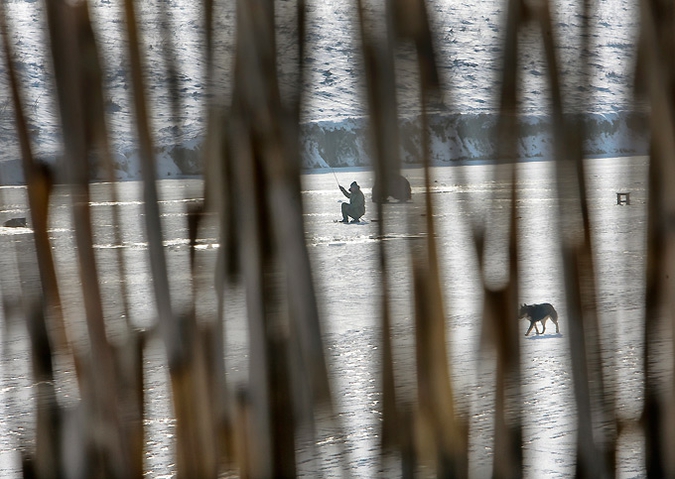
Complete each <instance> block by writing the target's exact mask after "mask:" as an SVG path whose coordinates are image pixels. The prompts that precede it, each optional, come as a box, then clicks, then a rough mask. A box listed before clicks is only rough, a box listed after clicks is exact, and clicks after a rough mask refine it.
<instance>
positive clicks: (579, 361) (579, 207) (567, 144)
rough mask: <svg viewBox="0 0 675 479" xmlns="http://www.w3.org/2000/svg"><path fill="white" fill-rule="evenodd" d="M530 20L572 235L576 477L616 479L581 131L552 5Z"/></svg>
mask: <svg viewBox="0 0 675 479" xmlns="http://www.w3.org/2000/svg"><path fill="white" fill-rule="evenodd" d="M529 16H530V17H531V18H532V19H533V21H534V22H535V23H536V24H537V26H538V28H539V31H540V33H541V38H542V42H543V46H544V53H545V58H546V62H547V67H548V77H549V83H550V88H551V103H552V111H553V113H552V115H553V130H554V131H553V133H554V138H555V159H556V166H557V175H556V178H557V181H558V194H559V196H560V198H559V208H560V212H559V216H560V220H559V224H560V225H561V229H562V230H565V231H566V233H565V234H563V238H562V248H563V266H564V270H565V286H566V288H565V290H566V293H567V307H568V308H569V309H568V312H569V317H570V336H569V337H570V350H571V355H572V371H573V374H574V390H575V398H576V403H577V427H578V431H579V433H578V436H577V441H578V445H577V472H576V473H577V476H578V477H589V478H595V477H613V476H614V470H615V467H616V464H615V459H614V456H615V449H616V429H615V423H616V418H615V417H614V407H613V402H612V401H611V400H610V399H609V396H610V395H609V394H607V393H606V391H605V387H604V384H605V380H604V373H603V369H602V364H603V361H602V357H601V351H602V345H601V343H600V336H599V324H598V316H597V300H596V286H595V281H596V275H595V267H594V255H593V249H592V244H591V223H590V216H589V212H588V210H589V208H588V199H587V195H586V171H585V168H584V164H583V157H582V154H581V152H582V148H581V140H582V135H581V134H580V132H579V130H580V128H581V127H580V126H576V125H569V124H567V122H566V120H565V117H564V111H563V101H562V100H563V99H562V94H561V91H560V73H559V69H558V61H557V59H556V53H555V45H554V37H553V22H552V20H551V13H550V8H549V4H548V1H544V2H540V3H539V4H538V5H534V6H531V7H530V9H529ZM578 216H580V217H578ZM563 225H564V226H563ZM577 225H579V226H577ZM579 230H580V231H579ZM594 411H595V413H594Z"/></svg>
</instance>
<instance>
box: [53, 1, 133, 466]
mask: <svg viewBox="0 0 675 479" xmlns="http://www.w3.org/2000/svg"><path fill="white" fill-rule="evenodd" d="M47 19H48V25H49V31H50V34H51V36H50V39H51V45H52V56H53V59H54V66H55V68H54V70H55V78H56V86H57V93H58V99H59V106H60V113H61V118H62V125H63V136H64V145H65V157H66V159H65V169H66V172H67V179H68V183H69V186H70V197H71V204H72V212H73V221H74V226H75V241H76V247H77V255H78V262H79V267H80V275H81V284H82V293H83V298H84V306H85V314H86V324H87V331H88V337H89V351H88V353H87V356H88V357H89V358H91V361H87V363H86V366H84V363H83V362H82V363H81V364H83V370H84V375H83V378H82V379H83V382H82V398H83V405H82V407H83V408H84V412H85V415H86V417H87V421H88V422H89V423H90V424H92V430H93V431H96V430H99V431H100V435H99V434H92V435H90V436H86V440H85V444H86V446H85V447H88V448H91V451H92V454H91V455H89V456H88V457H87V455H86V454H85V455H83V461H84V464H86V466H85V467H86V468H87V469H89V470H91V471H92V473H94V474H106V475H109V476H110V477H120V478H122V477H140V476H142V460H141V456H140V455H139V454H138V452H137V451H131V450H130V446H131V447H138V446H139V445H140V443H141V439H140V438H141V437H142V425H141V424H142V419H141V415H142V411H143V408H142V398H143V396H142V392H140V391H136V390H134V389H132V396H131V398H122V397H120V396H119V395H118V392H120V391H124V389H121V388H120V387H119V386H118V385H119V382H120V379H121V378H126V377H128V376H129V375H130V376H131V377H134V378H137V377H138V370H139V365H140V361H139V360H135V361H133V360H132V362H131V363H130V370H131V371H130V372H129V371H124V370H122V371H120V370H119V369H118V365H117V362H116V357H115V354H116V353H115V351H114V349H113V347H112V346H111V345H110V343H109V342H108V339H107V336H106V326H105V319H104V314H103V305H102V294H101V290H100V287H99V275H98V271H97V266H96V258H95V255H94V250H93V232H92V223H91V210H90V207H89V202H90V198H89V181H90V171H91V170H90V163H89V159H90V158H91V157H92V155H94V154H95V153H96V152H95V144H94V143H93V139H94V138H95V135H94V134H92V132H94V131H102V129H103V128H104V127H103V109H102V108H98V109H97V108H95V107H94V105H97V104H98V105H101V104H102V97H101V69H100V65H99V63H98V53H97V47H96V42H95V40H94V34H93V30H92V27H91V22H90V20H89V11H88V5H87V4H86V3H80V4H76V5H71V4H67V3H65V2H49V3H48V5H47ZM132 357H133V356H132ZM125 373H126V374H125ZM130 382H131V384H132V388H133V387H134V386H135V387H138V386H139V385H141V384H142V381H138V380H137V379H136V380H134V379H132V380H131V381H130ZM111 390H112V391H113V392H114V393H112V394H111ZM139 403H140V404H139ZM128 404H130V405H131V406H130V407H129V406H127V405H128ZM125 410H126V411H127V412H129V411H133V413H135V414H136V416H131V418H132V420H130V421H129V420H123V419H122V418H121V416H120V414H121V413H122V411H125ZM134 419H135V420H134Z"/></svg>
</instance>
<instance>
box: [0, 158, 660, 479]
mask: <svg viewBox="0 0 675 479" xmlns="http://www.w3.org/2000/svg"><path fill="white" fill-rule="evenodd" d="M587 164H588V167H589V169H588V171H589V178H588V180H589V182H588V188H589V191H588V195H589V200H590V207H591V214H592V224H593V235H594V236H593V238H594V247H595V254H596V259H597V265H596V271H597V274H598V278H597V286H598V308H599V314H600V321H601V335H602V344H603V351H602V354H603V363H604V369H605V372H606V373H607V374H608V377H607V382H608V389H609V391H610V392H612V393H614V395H615V401H616V406H617V411H616V412H617V415H618V416H619V418H620V419H621V420H623V421H625V422H626V423H628V424H634V422H635V421H637V419H638V418H639V415H640V413H641V408H642V351H643V348H642V334H643V333H642V329H643V319H644V318H643V316H644V313H643V304H644V248H645V241H644V239H645V238H644V235H645V229H646V199H647V191H646V185H647V180H646V174H647V159H646V158H641V157H633V158H618V159H617V158H612V159H594V160H587ZM554 166H555V165H554V164H553V163H551V162H543V161H541V162H525V163H520V164H518V165H517V168H518V172H519V180H518V191H519V202H518V215H519V217H520V223H519V239H520V250H519V261H520V266H521V268H520V284H519V288H520V300H521V301H520V302H526V303H539V302H550V303H552V304H554V305H555V307H556V308H557V310H558V312H559V315H560V320H559V323H560V334H556V333H555V328H554V327H553V325H552V324H551V323H550V322H549V323H548V328H547V331H546V334H544V335H540V336H536V335H534V336H530V337H527V338H525V337H524V336H521V343H520V347H521V363H522V379H523V384H522V396H523V409H522V417H523V426H524V428H523V439H524V445H523V447H524V467H525V470H524V473H525V477H530V478H540V477H573V476H574V470H575V464H574V460H575V448H576V432H575V431H576V417H575V405H574V397H573V390H572V377H571V366H570V359H569V351H570V343H569V337H568V334H567V333H568V316H567V311H566V307H565V293H564V289H563V280H562V275H563V271H562V261H561V257H560V252H559V247H560V244H559V241H560V236H561V233H560V227H559V226H558V223H557V220H556V218H557V212H558V200H557V192H556V191H557V190H556V184H555V179H554ZM492 170H493V165H490V164H472V165H465V166H452V167H436V168H433V169H432V178H433V186H432V195H431V196H432V201H433V203H434V208H435V209H434V215H435V217H434V220H435V222H436V224H437V231H438V247H439V252H440V258H441V273H442V278H443V286H444V290H443V293H444V295H445V304H446V309H447V312H446V313H447V314H446V319H447V337H448V344H449V358H448V360H449V364H450V371H451V374H452V382H453V385H454V387H455V393H456V398H455V399H456V402H457V404H458V407H459V410H460V412H461V413H463V414H465V415H466V417H468V418H469V421H470V458H469V460H470V467H471V473H472V477H475V478H482V477H487V476H489V475H490V472H491V450H492V446H493V443H492V441H493V438H492V418H493V414H494V406H493V394H494V391H493V385H494V373H493V370H494V358H493V357H492V356H491V355H490V354H483V353H481V327H482V326H481V322H480V317H481V307H482V301H483V295H482V286H481V283H480V279H479V276H478V272H477V259H476V254H475V251H474V246H473V240H472V237H471V227H472V225H473V224H484V223H485V222H487V221H488V219H489V225H490V231H499V229H500V226H501V225H502V224H503V222H504V220H505V217H506V214H507V213H508V211H509V207H508V203H507V201H506V200H504V199H503V198H506V196H507V192H508V185H506V184H505V183H502V182H499V181H494V180H493V177H492ZM335 173H336V174H335V175H334V174H333V173H332V172H331V171H330V170H323V171H319V172H313V173H309V174H306V175H303V200H304V205H305V225H306V240H307V244H308V248H309V252H310V257H311V261H312V266H313V271H314V275H315V282H316V287H317V296H318V300H319V305H320V308H321V312H322V326H323V333H324V339H325V343H324V346H325V348H326V354H327V357H328V364H329V374H330V375H331V381H332V385H333V396H334V399H335V407H336V412H337V413H338V417H339V421H340V424H341V431H339V432H337V433H335V434H329V433H327V432H320V434H323V437H320V438H319V439H320V445H319V451H321V452H322V454H324V457H323V458H322V460H321V461H319V467H320V473H321V475H322V476H323V477H339V475H340V474H339V472H340V471H339V468H338V467H337V466H338V458H337V457H335V456H332V455H331V454H335V452H334V451H332V450H330V448H329V446H330V444H332V443H335V442H337V443H341V444H342V445H343V447H344V455H343V457H342V460H344V461H345V462H346V463H347V464H348V465H349V468H350V470H351V472H352V474H353V476H354V477H362V478H369V477H375V475H376V473H377V470H378V468H379V467H380V466H379V460H378V448H379V444H378V435H379V425H380V417H381V416H380V414H381V411H380V392H379V382H380V379H379V361H380V351H379V341H380V340H379V334H380V333H379V311H378V304H379V295H380V278H379V271H378V260H377V255H378V244H377V235H378V222H377V221H376V218H377V216H376V209H375V205H374V203H371V202H370V188H371V187H372V183H373V173H372V171H369V170H366V169H353V168H352V169H337V170H336V171H335ZM404 174H405V176H406V177H407V178H408V179H409V180H410V182H411V184H412V187H413V200H412V202H410V203H406V204H397V203H392V204H388V205H385V207H384V218H385V225H386V228H385V238H386V239H385V241H386V247H387V254H388V259H389V261H390V265H391V266H390V267H391V291H392V301H393V307H392V311H393V313H394V318H393V321H394V323H393V327H392V337H393V341H394V346H395V351H394V354H395V361H396V368H397V369H396V375H397V376H396V380H397V387H398V392H399V395H400V397H401V398H402V399H403V400H406V399H407V400H412V398H413V394H414V386H415V379H414V368H415V367H414V350H413V346H414V326H413V325H414V321H413V302H412V292H411V278H410V258H409V256H408V251H409V248H410V247H415V245H419V244H421V243H420V242H422V241H423V240H424V235H423V234H422V233H421V231H422V230H421V229H417V226H416V225H417V224H418V223H419V222H420V220H423V219H424V217H423V216H422V215H423V214H424V210H423V206H424V199H423V195H422V186H423V171H422V170H421V169H407V170H405V171H404ZM336 177H337V178H336ZM336 179H337V180H339V182H340V183H341V184H342V185H349V184H350V183H351V182H352V181H354V180H356V181H357V182H358V183H359V184H360V185H361V187H362V189H363V191H364V193H365V194H366V199H367V211H366V215H365V220H366V221H365V222H364V224H354V225H344V224H341V223H336V222H335V220H337V219H339V218H340V202H341V201H342V200H345V198H344V197H343V196H342V194H341V193H340V191H339V190H338V187H337V184H336ZM119 187H120V198H121V199H122V200H121V202H120V204H121V206H122V218H123V224H122V230H123V232H124V233H123V234H124V244H123V253H124V255H125V258H126V259H127V262H128V269H129V271H128V277H127V278H126V281H127V284H128V285H129V286H131V288H130V292H131V297H130V299H131V310H130V316H131V320H132V321H133V322H134V323H135V324H137V325H138V326H140V327H148V326H150V325H151V324H152V318H153V317H154V314H155V311H154V306H153V301H152V297H153V295H152V290H151V284H150V280H149V278H150V276H149V271H148V265H147V257H146V256H147V249H146V243H145V239H144V234H143V226H142V219H141V209H142V204H141V202H140V199H141V191H140V184H139V183H137V182H124V183H120V184H119ZM160 187H161V193H162V203H161V208H162V213H163V216H162V219H163V221H164V227H165V230H164V234H165V240H166V254H167V259H168V262H169V276H170V282H171V287H172V294H173V298H172V299H173V301H174V303H175V305H176V309H177V310H178V311H180V309H181V305H183V306H186V304H187V301H188V300H189V296H188V294H189V293H188V292H186V290H187V289H189V288H185V287H184V285H185V284H186V282H187V281H189V277H188V276H187V275H188V272H189V268H188V267H187V264H188V245H187V226H186V221H185V220H186V216H185V207H186V204H187V203H189V202H190V201H192V199H193V198H196V197H198V196H199V194H200V191H201V190H200V188H201V182H200V181H197V180H168V181H162V182H160ZM107 188H109V185H105V184H98V185H94V187H93V193H94V197H95V198H94V203H93V212H94V215H95V218H96V220H95V221H96V224H95V230H96V234H97V240H96V241H97V245H96V252H97V255H98V258H99V261H100V271H101V283H102V288H103V293H104V295H105V297H106V305H105V306H106V314H107V316H108V317H109V318H110V335H111V338H112V339H113V341H114V340H115V334H117V333H116V331H118V330H119V328H116V324H118V325H119V324H120V321H121V320H120V318H119V297H118V296H116V294H115V293H116V291H117V289H116V288H117V287H118V284H119V282H118V281H117V280H116V278H117V277H116V276H115V274H116V273H115V268H114V265H115V258H116V256H115V255H116V252H117V249H116V248H115V247H114V242H113V240H112V233H111V231H112V229H111V227H110V224H111V223H110V206H111V204H110V202H109V201H107V198H108V195H107ZM617 192H630V205H623V206H620V205H618V204H617V196H616V194H617ZM24 193H25V190H24V189H23V188H18V187H17V188H14V187H12V188H2V189H1V194H2V198H1V199H2V202H3V203H2V204H3V207H2V211H0V220H2V221H4V220H5V219H7V218H9V217H15V216H26V209H25V208H26V206H25V198H24ZM493 195H494V197H496V198H498V200H497V201H496V202H495V203H493V204H492V206H491V207H490V203H489V201H488V200H489V199H490V198H492V197H493ZM499 198H502V199H501V200H499ZM68 203H69V202H68V201H66V198H65V197H63V196H57V198H56V200H55V204H54V207H53V208H54V209H53V222H52V223H53V224H52V227H51V230H50V234H51V237H52V241H53V242H54V248H55V249H54V253H55V256H56V259H57V262H58V265H59V271H58V272H59V278H60V280H61V281H62V284H63V289H64V292H63V295H64V302H65V307H66V317H68V318H71V319H74V320H75V323H76V325H77V326H79V327H80V328H81V330H84V328H83V323H82V319H81V318H82V317H83V313H82V303H81V297H80V293H79V292H78V289H77V288H76V281H77V280H76V278H77V276H76V273H77V268H76V262H75V257H74V248H73V238H72V236H73V231H72V225H71V220H70V213H69V205H68ZM208 232H209V230H208V229H206V230H205V233H204V234H203V235H202V236H201V238H200V242H199V250H198V255H199V257H198V261H199V263H200V265H201V266H200V269H199V270H198V277H197V281H199V282H200V283H199V284H200V285H202V286H201V293H200V296H201V297H200V300H199V307H200V308H201V309H202V310H203V311H208V310H209V309H211V310H213V308H215V299H214V295H213V291H212V286H209V285H212V278H213V267H214V266H213V264H214V263H215V261H213V259H214V258H215V254H216V251H217V247H218V245H217V240H216V234H215V227H214V228H213V234H212V235H210V234H208ZM30 233H31V232H30V230H29V229H27V228H19V229H15V228H3V227H0V237H1V238H2V241H1V242H0V246H2V248H3V252H4V253H8V252H9V253H12V254H13V251H16V252H17V256H18V257H19V259H20V260H21V259H22V258H24V259H25V258H26V257H28V256H27V255H28V254H29V253H30V246H29V244H30V242H29V235H30ZM502 253H503V252H502V251H500V250H499V248H495V249H494V250H491V251H490V253H489V255H488V256H489V258H490V267H489V268H488V269H487V277H488V278H489V280H490V281H491V282H492V283H493V284H494V285H498V284H499V281H500V278H502V277H503V275H502V271H503V268H504V261H503V255H502ZM3 257H4V258H5V261H4V262H3V267H4V268H5V270H6V271H8V270H9V269H10V268H14V267H15V266H14V265H13V264H12V262H11V261H8V260H7V258H8V257H11V256H8V255H7V254H5V255H3ZM36 280H37V277H36V274H35V272H34V271H31V270H30V269H27V270H24V271H23V274H22V281H23V282H24V287H26V288H27V289H28V290H30V288H31V287H32V286H33V287H34V286H35V282H36ZM3 293H4V294H5V297H7V295H8V294H11V291H10V292H8V291H7V290H6V289H5V285H3ZM228 293H229V296H228V297H230V298H231V299H230V301H229V303H228V306H227V310H226V329H227V331H226V332H227V334H226V343H227V352H226V358H225V361H226V368H227V372H228V383H229V384H230V385H231V386H232V387H233V388H234V387H236V386H237V385H238V384H242V383H244V382H245V381H246V374H247V369H248V367H247V362H248V356H247V353H248V351H247V332H246V327H245V320H244V311H245V309H244V303H243V298H242V297H241V294H240V293H241V292H240V291H230V292H228ZM116 315H117V316H116ZM4 319H5V324H6V325H8V326H9V327H8V328H5V327H3V328H2V329H1V331H2V332H1V333H0V334H2V360H1V362H0V367H1V369H0V373H1V376H0V377H1V379H2V384H1V387H0V404H1V405H2V408H3V409H2V414H0V476H2V477H7V478H14V477H20V474H19V470H18V455H17V453H16V448H17V447H19V445H20V444H22V443H28V444H29V445H30V438H31V437H32V434H31V432H32V428H33V426H32V422H33V419H34V416H33V413H32V409H31V408H32V405H33V398H32V393H33V388H32V387H31V384H30V366H29V361H28V355H27V352H26V351H25V346H26V339H25V333H24V332H23V331H22V328H21V327H20V326H19V325H18V324H17V323H16V322H11V321H10V320H11V318H4ZM527 326H528V323H527V322H526V321H523V323H522V333H523V334H524V333H525V331H526V329H527ZM8 331H9V332H8ZM82 332H83V331H82ZM145 364H146V373H147V374H146V398H147V401H148V404H147V409H146V414H147V419H146V434H147V441H146V448H147V450H146V468H147V471H148V476H149V477H172V474H173V472H174V465H173V462H172V461H173V459H172V448H173V434H174V420H173V418H172V413H171V405H170V402H169V401H170V392H169V389H168V386H167V376H168V372H167V369H166V364H165V358H164V354H163V350H162V347H161V345H160V343H159V341H153V342H151V343H150V344H149V346H148V347H147V349H146V358H145ZM65 383H66V384H67V381H65ZM619 385H620V387H619ZM76 400H77V399H76V398H75V397H66V398H65V399H64V402H65V403H66V404H67V403H68V402H69V401H70V402H72V403H74V402H75V401H76ZM641 441H642V439H641V435H640V433H639V432H638V429H637V427H628V428H627V429H625V430H624V432H623V433H622V435H621V437H620V441H619V450H618V452H617V467H618V471H617V472H618V474H617V477H619V478H637V477H643V476H644V474H645V471H644V467H643V462H644V453H643V443H642V442H641ZM311 466H312V464H311V463H305V462H302V463H301V464H300V466H299V467H300V470H301V471H304V472H305V477H315V476H316V473H315V472H313V471H312V470H311ZM305 469H306V470H305ZM387 477H396V475H395V474H393V475H387Z"/></svg>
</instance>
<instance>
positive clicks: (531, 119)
mask: <svg viewBox="0 0 675 479" xmlns="http://www.w3.org/2000/svg"><path fill="white" fill-rule="evenodd" d="M497 120H498V117H497V116H496V115H492V114H475V115H466V114H463V115H440V114H438V115H431V116H430V118H429V127H430V140H431V148H430V154H431V160H432V162H433V163H435V164H439V165H442V164H446V163H452V162H454V161H466V160H490V159H494V158H496V156H497V143H496V140H495V138H496V131H497ZM520 121H521V125H520V131H521V134H520V137H519V138H518V156H519V158H521V159H527V158H552V154H553V153H552V152H553V134H552V123H551V119H550V117H548V116H534V115H532V116H524V117H521V118H520ZM582 121H583V125H584V127H585V129H586V132H587V136H588V140H586V141H585V143H584V154H585V155H586V156H594V157H614V156H633V155H645V154H646V153H647V150H648V142H649V137H648V133H647V128H646V116H645V115H644V114H640V113H634V112H617V113H605V114H600V113H598V114H587V115H584V116H583V117H582ZM368 138H369V137H368V126H367V120H366V119H361V120H354V119H348V120H343V121H339V122H317V123H312V124H307V125H304V128H303V136H302V140H301V141H302V152H303V155H304V156H303V158H304V166H305V168H325V167H326V166H332V167H341V166H368V165H370V164H371V150H370V143H369V141H368ZM400 149H401V158H402V160H403V162H404V163H406V164H419V163H420V162H421V155H422V147H421V141H420V127H419V121H418V120H416V119H412V120H403V121H402V122H401V124H400Z"/></svg>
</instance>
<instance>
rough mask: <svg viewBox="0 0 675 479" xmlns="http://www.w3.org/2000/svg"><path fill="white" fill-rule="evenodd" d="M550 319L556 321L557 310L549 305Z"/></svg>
mask: <svg viewBox="0 0 675 479" xmlns="http://www.w3.org/2000/svg"><path fill="white" fill-rule="evenodd" d="M551 319H552V320H553V322H556V321H558V311H556V310H555V308H554V307H553V306H551Z"/></svg>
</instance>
